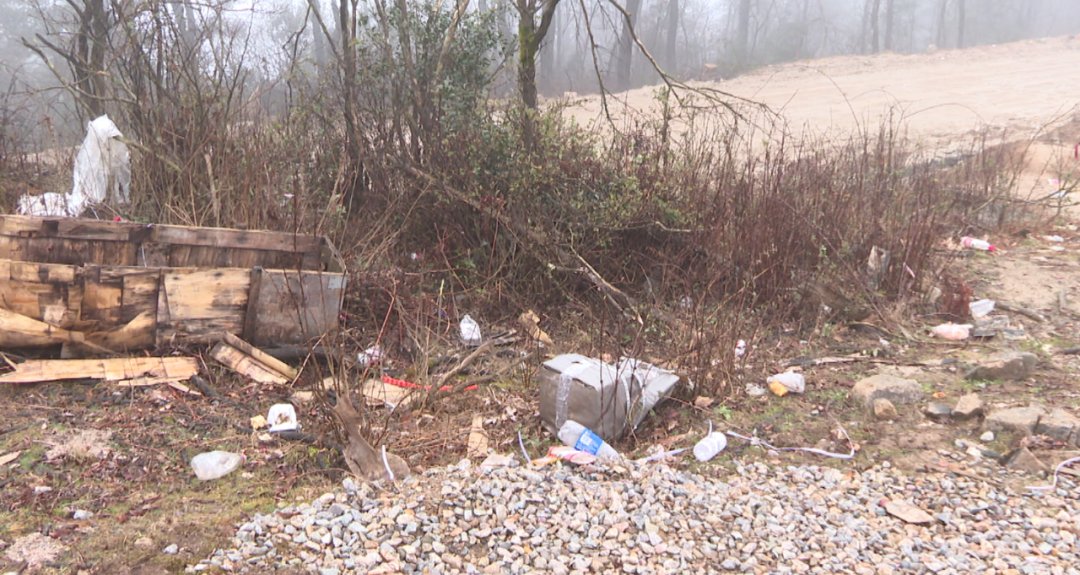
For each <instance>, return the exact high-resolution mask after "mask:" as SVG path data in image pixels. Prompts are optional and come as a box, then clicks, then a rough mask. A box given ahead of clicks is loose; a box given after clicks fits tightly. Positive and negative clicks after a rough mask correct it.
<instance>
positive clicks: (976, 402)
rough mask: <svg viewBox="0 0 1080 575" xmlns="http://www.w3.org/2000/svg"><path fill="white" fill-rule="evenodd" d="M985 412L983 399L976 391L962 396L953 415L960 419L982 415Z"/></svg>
mask: <svg viewBox="0 0 1080 575" xmlns="http://www.w3.org/2000/svg"><path fill="white" fill-rule="evenodd" d="M982 412H983V400H982V398H980V397H979V396H978V394H975V393H969V394H967V395H964V396H961V397H960V399H959V400H957V402H956V407H954V408H953V412H952V414H953V417H958V418H960V419H968V418H970V417H975V416H976V415H982Z"/></svg>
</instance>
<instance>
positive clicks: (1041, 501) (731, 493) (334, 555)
mask: <svg viewBox="0 0 1080 575" xmlns="http://www.w3.org/2000/svg"><path fill="white" fill-rule="evenodd" d="M888 500H906V501H908V502H910V503H913V504H914V505H917V506H919V507H921V508H922V509H924V510H926V511H927V512H929V513H930V514H931V515H933V517H934V521H933V522H932V523H931V524H929V525H912V524H907V523H904V522H903V521H901V520H900V519H898V518H896V517H892V516H890V515H887V514H886V512H885V509H884V507H883V505H884V504H885V503H886V502H887V501H888ZM1078 534H1080V487H1078V486H1077V484H1076V483H1075V482H1073V481H1070V480H1069V479H1068V478H1065V477H1063V478H1062V479H1061V481H1060V482H1059V483H1058V488H1057V489H1056V490H1053V491H1045V492H1041V493H1037V494H1031V493H1027V494H1023V493H1016V492H1013V491H1010V490H1007V489H997V488H994V487H992V486H990V485H987V484H985V483H982V482H979V481H973V480H968V479H962V478H953V477H948V476H945V475H940V474H932V475H918V476H905V475H904V474H901V473H899V472H897V471H896V470H894V469H890V468H888V465H887V464H885V466H883V467H876V468H873V469H871V470H869V471H864V472H861V473H860V472H855V471H841V470H837V469H832V468H823V467H816V466H801V467H779V466H771V465H766V464H761V463H753V464H747V465H745V466H742V467H739V468H738V469H737V472H736V473H733V474H731V475H730V476H726V477H723V478H722V479H716V480H710V479H705V478H703V477H701V476H698V475H695V474H692V473H687V472H684V471H678V470H675V469H672V468H669V467H667V466H664V465H656V464H653V465H652V466H649V467H645V468H643V469H640V470H635V471H629V472H624V473H615V472H610V471H604V470H587V469H584V468H569V467H558V466H555V467H551V468H543V469H531V468H525V467H520V466H519V467H512V468H497V469H476V468H467V467H465V468H448V469H440V470H429V471H428V472H425V473H424V474H422V475H420V476H417V477H413V478H410V479H408V480H406V481H404V482H402V483H400V484H399V485H397V486H396V487H392V488H390V490H387V489H384V488H380V487H378V486H374V487H373V486H369V485H357V484H356V483H354V482H353V481H352V480H349V479H347V480H345V482H344V483H343V489H342V490H340V491H339V492H336V493H328V494H325V495H323V496H322V497H319V498H318V499H317V500H315V501H314V502H312V503H311V504H303V505H297V506H289V507H285V508H283V509H280V510H278V511H276V512H275V513H273V514H270V515H258V516H256V517H255V518H254V519H252V520H251V521H250V522H247V523H244V524H243V525H241V526H240V528H239V531H238V533H237V535H236V537H235V539H234V540H233V541H232V542H231V544H232V546H233V548H231V549H224V550H219V551H216V552H215V553H214V554H213V555H212V556H211V557H210V558H208V559H207V560H204V561H203V562H201V563H199V564H197V565H192V566H189V567H188V572H199V571H204V570H216V569H224V570H228V571H242V572H252V573H258V572H265V571H270V570H274V569H289V568H291V569H293V570H296V569H297V568H299V569H301V570H303V569H309V570H311V571H313V572H318V573H322V574H334V573H392V572H394V573H396V572H404V573H526V572H544V573H618V572H623V573H723V572H740V573H741V572H748V573H841V572H844V573H859V574H881V573H930V572H932V573H943V574H944V573H988V574H993V573H999V574H1004V573H1023V574H1036V573H1038V574H1043V573H1051V574H1080V544H1078V542H1077V536H1078Z"/></svg>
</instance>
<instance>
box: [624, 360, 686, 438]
mask: <svg viewBox="0 0 1080 575" xmlns="http://www.w3.org/2000/svg"><path fill="white" fill-rule="evenodd" d="M618 373H619V376H620V377H621V378H623V379H625V378H626V376H627V375H629V377H630V378H631V387H630V395H631V397H632V398H633V402H632V403H631V406H630V428H631V429H636V428H637V426H639V425H641V422H642V420H644V419H645V416H647V415H649V412H650V411H652V408H653V407H656V405H657V404H658V403H660V402H661V401H663V400H664V399H666V398H667V397H668V396H669V395H671V392H672V391H673V390H674V389H675V385H676V384H677V383H679V376H677V375H675V374H674V373H671V372H670V371H668V370H666V369H663V368H660V367H657V366H655V365H653V364H651V363H647V362H644V361H641V360H639V359H633V358H630V357H623V358H620V359H619V365H618Z"/></svg>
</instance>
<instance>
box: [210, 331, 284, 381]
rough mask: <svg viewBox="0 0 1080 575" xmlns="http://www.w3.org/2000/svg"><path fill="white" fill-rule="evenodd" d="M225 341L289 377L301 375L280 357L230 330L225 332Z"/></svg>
mask: <svg viewBox="0 0 1080 575" xmlns="http://www.w3.org/2000/svg"><path fill="white" fill-rule="evenodd" d="M225 343H227V344H229V345H231V346H233V347H235V348H236V349H238V350H240V351H242V352H244V353H246V354H248V355H250V356H251V357H253V358H255V359H256V360H257V361H258V362H259V363H261V364H263V365H264V366H266V367H268V368H270V369H272V370H274V371H276V372H278V373H280V374H281V375H284V376H285V377H287V378H289V379H296V376H298V375H300V374H299V373H298V372H297V371H296V369H294V368H293V367H292V366H291V365H289V364H287V363H285V362H284V361H281V360H280V359H278V358H276V357H274V356H272V355H270V354H268V353H266V352H265V351H263V350H261V349H259V348H257V347H255V346H253V345H251V344H250V343H248V342H246V341H244V340H242V339H240V338H238V337H236V336H235V335H233V334H231V333H229V332H225Z"/></svg>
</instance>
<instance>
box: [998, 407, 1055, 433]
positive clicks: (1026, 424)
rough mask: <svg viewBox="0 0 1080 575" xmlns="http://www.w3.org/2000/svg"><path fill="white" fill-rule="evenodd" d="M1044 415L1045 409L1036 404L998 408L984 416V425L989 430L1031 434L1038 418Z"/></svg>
mask: <svg viewBox="0 0 1080 575" xmlns="http://www.w3.org/2000/svg"><path fill="white" fill-rule="evenodd" d="M1044 415H1046V411H1044V410H1043V409H1042V408H1041V407H1036V406H1028V407H1012V408H1009V409H999V410H998V411H993V412H991V413H990V415H987V416H986V421H985V422H984V425H985V426H986V429H988V430H990V431H1012V432H1014V433H1022V434H1024V435H1031V434H1032V433H1034V432H1035V426H1036V425H1038V423H1039V418H1041V417H1042V416H1044Z"/></svg>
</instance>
